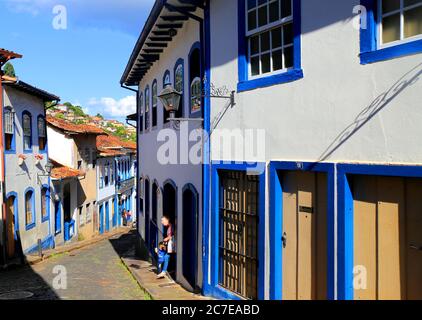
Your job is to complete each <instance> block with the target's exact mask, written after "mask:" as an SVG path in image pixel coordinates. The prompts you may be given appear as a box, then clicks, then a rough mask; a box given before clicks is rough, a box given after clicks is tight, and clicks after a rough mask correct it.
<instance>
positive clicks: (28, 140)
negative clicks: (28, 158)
mask: <svg viewBox="0 0 422 320" xmlns="http://www.w3.org/2000/svg"><path fill="white" fill-rule="evenodd" d="M22 136H23V150H24V152H32V115H31V113H29V112H28V111H24V112H23V113H22Z"/></svg>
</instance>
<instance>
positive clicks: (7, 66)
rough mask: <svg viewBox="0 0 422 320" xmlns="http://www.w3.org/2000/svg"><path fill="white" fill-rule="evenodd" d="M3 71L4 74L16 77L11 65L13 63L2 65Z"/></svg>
mask: <svg viewBox="0 0 422 320" xmlns="http://www.w3.org/2000/svg"><path fill="white" fill-rule="evenodd" d="M3 72H4V74H5V75H6V76H9V77H16V73H15V68H14V67H13V64H11V63H10V62H8V63H6V64H5V65H4V68H3Z"/></svg>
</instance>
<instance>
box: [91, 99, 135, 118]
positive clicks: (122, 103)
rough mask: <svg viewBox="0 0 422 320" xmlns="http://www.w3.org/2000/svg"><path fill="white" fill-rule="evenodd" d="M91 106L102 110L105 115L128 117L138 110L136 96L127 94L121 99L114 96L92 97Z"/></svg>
mask: <svg viewBox="0 0 422 320" xmlns="http://www.w3.org/2000/svg"><path fill="white" fill-rule="evenodd" d="M88 105H89V106H90V107H93V108H96V109H98V110H102V111H101V112H100V113H103V114H104V115H105V116H110V117H126V116H127V115H130V114H133V113H135V112H136V97H135V96H127V97H125V98H122V99H120V100H116V99H114V98H108V97H104V98H100V99H97V98H91V99H90V100H89V101H88Z"/></svg>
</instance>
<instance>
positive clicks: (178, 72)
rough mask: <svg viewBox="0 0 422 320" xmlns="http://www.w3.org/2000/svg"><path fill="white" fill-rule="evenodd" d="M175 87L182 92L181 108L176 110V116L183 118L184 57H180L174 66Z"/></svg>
mask: <svg viewBox="0 0 422 320" xmlns="http://www.w3.org/2000/svg"><path fill="white" fill-rule="evenodd" d="M174 89H175V90H176V91H178V92H180V93H181V94H182V98H181V99H180V105H179V109H178V110H177V112H176V118H183V106H184V103H183V101H184V96H183V94H184V63H183V59H179V60H178V61H177V63H176V67H175V68H174Z"/></svg>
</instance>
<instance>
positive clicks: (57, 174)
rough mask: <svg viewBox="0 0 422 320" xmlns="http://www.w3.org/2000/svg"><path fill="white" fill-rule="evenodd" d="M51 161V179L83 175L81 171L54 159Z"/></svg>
mask: <svg viewBox="0 0 422 320" xmlns="http://www.w3.org/2000/svg"><path fill="white" fill-rule="evenodd" d="M52 163H53V169H52V170H51V177H52V178H53V179H56V180H59V179H68V178H77V177H79V176H82V175H83V173H82V172H81V171H79V170H76V169H72V168H69V167H66V166H64V165H62V164H60V163H58V162H56V161H52Z"/></svg>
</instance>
